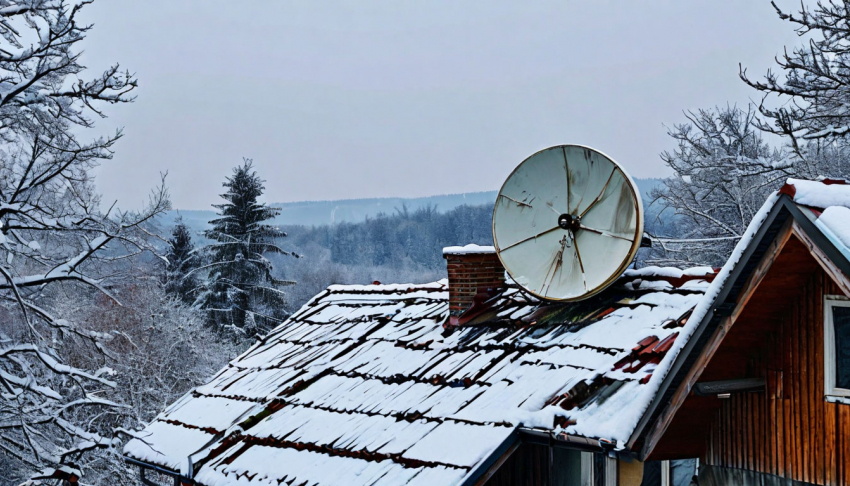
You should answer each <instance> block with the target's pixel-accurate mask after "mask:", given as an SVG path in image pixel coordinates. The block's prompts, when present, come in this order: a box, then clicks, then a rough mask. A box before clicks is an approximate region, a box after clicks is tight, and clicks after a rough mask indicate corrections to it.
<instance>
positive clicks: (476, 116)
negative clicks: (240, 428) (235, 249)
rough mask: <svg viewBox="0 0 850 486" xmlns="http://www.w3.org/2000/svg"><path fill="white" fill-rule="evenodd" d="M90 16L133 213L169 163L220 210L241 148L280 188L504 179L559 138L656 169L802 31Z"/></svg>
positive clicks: (389, 192)
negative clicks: (693, 123) (689, 119)
mask: <svg viewBox="0 0 850 486" xmlns="http://www.w3.org/2000/svg"><path fill="white" fill-rule="evenodd" d="M786 3H787V2H786ZM792 6H793V5H792ZM85 17H86V19H87V20H90V21H93V22H94V23H95V28H94V30H93V31H92V33H91V34H90V36H89V38H88V39H87V41H86V44H85V49H86V52H85V55H84V62H85V63H86V64H87V65H88V66H89V67H91V68H93V69H97V70H100V69H102V68H104V67H105V66H107V65H109V64H110V63H113V62H120V63H121V64H122V66H123V67H127V68H129V69H130V70H132V71H134V72H136V73H137V75H138V77H139V85H140V87H139V89H138V99H137V101H136V102H135V103H133V104H130V105H124V106H117V107H109V109H108V113H109V114H110V118H109V119H107V120H104V121H102V122H100V124H99V126H98V128H99V129H100V130H103V131H105V130H109V129H112V128H113V127H115V126H123V127H124V129H125V135H126V136H125V138H124V139H123V140H121V141H120V142H119V144H118V145H117V154H116V156H115V158H114V160H113V161H111V162H107V163H106V164H105V166H104V167H102V168H101V169H100V170H99V171H98V185H99V188H100V190H101V191H102V192H103V193H104V197H105V198H106V200H107V201H111V200H113V199H118V200H119V202H120V205H121V206H122V207H126V208H130V207H138V206H139V204H140V203H141V201H142V200H143V199H144V198H145V195H146V193H147V191H148V190H149V188H150V187H152V186H153V185H155V183H156V182H157V178H158V174H159V172H160V171H168V172H169V176H168V184H169V187H170V189H171V194H172V200H173V202H174V205H175V207H177V208H185V209H189V208H192V209H200V208H209V205H210V204H212V203H215V202H218V201H217V200H218V194H219V193H220V192H221V181H222V180H223V178H224V176H225V175H227V174H228V173H229V172H230V169H231V167H233V166H234V165H235V164H237V163H239V162H240V161H241V159H242V157H250V158H253V159H254V162H255V165H256V167H257V169H258V171H259V172H260V174H261V175H262V176H263V177H264V178H265V179H267V184H266V186H267V200H269V201H298V200H315V199H342V198H358V197H376V196H409V197H414V196H425V195H432V194H445V193H456V192H471V191H482V190H492V189H498V188H499V187H500V185H501V183H502V181H503V180H504V178H505V177H506V176H507V175H508V173H509V172H510V171H511V170H512V169H513V167H514V166H516V165H517V164H518V163H519V162H521V161H522V160H523V159H524V158H525V157H527V156H528V155H530V154H532V153H534V152H535V151H537V150H539V149H542V148H545V147H547V146H551V145H555V144H559V143H580V144H585V145H590V146H593V147H595V148H597V149H599V150H601V151H603V152H606V153H608V154H609V155H611V156H612V157H613V158H614V159H616V160H617V161H619V162H620V163H621V164H623V165H624V166H625V167H626V169H627V170H628V171H629V172H630V173H631V174H632V175H633V176H635V177H657V176H663V175H666V174H667V171H666V170H665V168H664V167H663V164H662V163H661V162H660V160H659V158H658V154H659V152H661V151H662V150H664V149H669V148H671V147H672V145H671V143H670V140H669V138H668V137H667V136H666V130H665V128H664V124H667V125H671V124H673V123H676V122H680V121H682V119H683V116H682V110H685V109H696V108H700V107H709V106H713V105H716V104H721V105H723V104H726V103H727V102H730V103H738V104H746V103H747V102H748V101H749V100H751V99H757V98H758V95H757V93H754V92H752V91H751V90H750V89H749V88H747V87H746V86H745V85H744V84H743V83H742V82H741V81H740V80H739V79H738V63H743V65H744V66H745V67H748V68H749V71H750V72H751V73H752V74H753V75H759V76H760V75H762V74H763V73H764V72H765V71H766V70H767V69H768V68H769V67H771V66H773V57H774V56H775V55H776V54H778V53H780V52H781V51H782V49H783V47H784V46H786V45H787V46H789V47H790V46H793V45H796V44H797V43H798V39H797V37H796V34H795V33H794V32H793V31H792V30H791V28H790V26H789V25H788V24H786V23H784V22H782V21H781V20H779V19H778V18H777V16H776V14H775V13H774V12H773V10H772V8H771V6H770V3H769V2H768V1H760V0H758V1H757V0H752V1H746V2H744V1H740V0H722V1H721V0H710V1H709V0H704V1H698V0H688V1H681V0H675V1H674V0H670V1H644V2H632V1H616V2H615V1H582V2H578V1H563V0H562V1H553V2H532V1H522V2H517V1H514V2H496V1H492V0H487V1H445V2H437V1H427V2H426V1H404V2H399V1H397V0H388V1H372V0H370V1H363V0H359V1H349V2H331V1H321V2H314V1H307V0H304V1H300V2H283V1H274V2H271V1H267V0H250V1H248V0H240V1H239V2H232V1H229V2H224V1H217V0H196V1H188V0H179V1H175V0H145V1H143V2H139V1H130V0H101V1H98V2H96V3H95V4H93V5H91V6H89V7H87V12H86V15H85ZM92 74H94V73H92Z"/></svg>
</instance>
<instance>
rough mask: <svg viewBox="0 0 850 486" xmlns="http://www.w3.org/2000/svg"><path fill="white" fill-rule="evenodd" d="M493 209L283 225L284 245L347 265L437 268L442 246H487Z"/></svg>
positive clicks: (430, 210)
mask: <svg viewBox="0 0 850 486" xmlns="http://www.w3.org/2000/svg"><path fill="white" fill-rule="evenodd" d="M492 214H493V206H492V205H489V204H488V205H479V206H459V207H456V208H454V209H452V210H450V211H447V212H445V213H440V212H438V211H437V208H436V206H427V207H424V208H420V209H416V210H414V211H410V210H408V208H407V206H404V205H403V206H402V207H401V208H396V210H395V212H394V213H393V214H379V215H378V216H377V217H374V218H367V219H366V220H365V221H363V222H360V223H339V224H336V225H333V226H329V225H323V226H314V227H312V228H306V227H303V226H295V227H292V226H290V227H286V228H285V231H287V232H288V233H289V235H290V237H291V239H290V240H289V241H288V243H292V244H294V245H295V246H296V247H299V248H303V247H306V246H308V245H309V244H310V243H314V244H317V245H320V246H323V247H325V248H327V249H329V250H330V257H331V261H333V262H334V263H342V264H346V265H370V266H383V265H388V266H391V267H396V268H406V267H421V268H426V269H437V268H440V267H442V265H443V257H442V254H441V252H440V249H441V248H443V247H444V246H451V245H457V244H466V243H476V244H479V245H491V244H492V241H493V237H492V234H493V233H492V229H491V227H490V224H491V220H492Z"/></svg>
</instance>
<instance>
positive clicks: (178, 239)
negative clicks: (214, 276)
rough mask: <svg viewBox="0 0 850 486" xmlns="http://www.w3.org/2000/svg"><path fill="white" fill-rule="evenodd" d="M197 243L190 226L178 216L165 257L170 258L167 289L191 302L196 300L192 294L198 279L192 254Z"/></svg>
mask: <svg viewBox="0 0 850 486" xmlns="http://www.w3.org/2000/svg"><path fill="white" fill-rule="evenodd" d="M194 249H195V244H194V243H192V235H191V234H190V233H189V228H188V227H187V226H186V223H184V222H183V218H182V217H178V219H177V224H176V225H175V226H174V228H173V229H172V230H171V238H169V239H168V249H167V251H166V253H165V258H166V259H167V260H168V268H167V270H166V274H165V291H166V292H167V293H168V295H172V296H174V297H177V298H178V299H180V300H182V301H183V302H185V303H187V304H190V303H192V302H193V301H194V300H195V297H194V296H193V295H192V294H193V292H194V290H195V286H196V285H197V281H196V279H195V275H194V273H193V272H192V271H193V270H194V269H195V268H196V267H197V264H196V259H195V258H194V256H193V255H192V252H193V251H194Z"/></svg>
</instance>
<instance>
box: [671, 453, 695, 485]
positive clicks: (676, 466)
mask: <svg viewBox="0 0 850 486" xmlns="http://www.w3.org/2000/svg"><path fill="white" fill-rule="evenodd" d="M696 475H697V460H696V459H679V460H676V461H670V484H671V485H672V486H690V485H691V484H694V483H693V482H692V480H693V478H694V476H696Z"/></svg>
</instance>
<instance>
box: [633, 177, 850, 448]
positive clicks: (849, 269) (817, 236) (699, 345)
mask: <svg viewBox="0 0 850 486" xmlns="http://www.w3.org/2000/svg"><path fill="white" fill-rule="evenodd" d="M789 216H790V217H792V218H793V219H794V221H795V222H796V223H797V224H798V225H799V226H800V228H801V229H802V230H803V231H805V232H806V234H807V235H809V236H810V237H811V238H812V240H813V241H814V242H815V243H816V244H817V245H818V247H819V248H820V249H821V250H822V251H823V252H824V254H826V256H827V257H828V258H830V260H832V262H833V263H834V264H835V265H836V266H838V267H839V268H840V269H841V271H843V272H845V273H846V274H848V275H850V261H848V259H847V258H846V257H845V256H844V255H843V254H842V253H841V251H840V250H839V249H838V248H836V247H835V245H834V243H833V242H832V241H831V240H830V239H829V238H827V236H826V235H824V233H823V232H822V231H821V230H820V229H819V228H818V227H817V226H816V225H815V223H814V221H813V220H812V219H811V218H810V217H808V216H807V215H806V214H804V213H803V212H802V211H801V210H800V208H799V207H798V206H797V204H796V203H795V202H794V200H793V199H792V197H791V196H789V195H788V194H781V195H780V196H779V197H778V198H777V200H776V202H775V203H774V205H773V207H772V208H771V210H770V212H769V213H768V215H767V217H766V218H765V221H764V223H762V225H761V226H760V227H759V229H758V230H757V232H756V233H755V235H754V236H753V238H752V239H751V241H750V243H749V244H748V245H747V247H746V249H745V250H744V252H743V253H742V255H741V258H740V259H739V261H738V263H737V264H736V265H735V266H734V267H733V269H732V271H731V272H730V275H729V277H728V278H727V279H726V280H725V282H724V283H723V286H722V287H721V289H720V290H719V292H718V293H717V296H716V297H715V299H714V302H713V303H712V305H711V306H710V307H709V310H708V312H707V313H706V314H705V316H704V317H703V318H702V320H701V321H700V323H699V324H698V326H697V328H696V330H695V331H694V334H693V335H692V336H691V337H690V339H688V342H687V343H686V344H685V346H684V348H683V349H682V351H681V352H680V353H679V354H678V355H677V356H676V359H675V360H674V362H673V363H672V365H671V368H670V370H669V371H668V373H667V374H666V376H665V377H664V380H663V381H662V382H661V385H660V387H659V389H658V392H657V393H656V395H655V398H654V399H653V400H652V401H651V402H650V404H649V407H647V410H646V411H645V412H644V414H643V416H642V417H641V420H640V421H639V422H638V425H637V427H635V430H634V432H633V433H632V437H631V438H630V439H629V442H628V449H630V450H633V448H634V446H635V444H639V443H641V442H642V441H643V440H644V439H645V438H646V432H647V426H648V425H651V424H654V423H655V422H656V421H657V420H658V419H659V417H660V415H661V413H662V412H664V411H665V409H666V408H667V405H668V404H669V403H670V400H671V398H672V395H673V393H675V392H676V390H677V389H678V388H679V386H680V385H681V383H682V381H683V379H684V376H685V374H687V372H688V371H689V370H690V367H691V366H692V365H693V364H694V362H695V361H696V359H697V358H698V356H699V354H700V353H701V352H702V350H703V349H704V347H705V345H706V343H707V342H708V340H709V338H710V337H711V334H712V333H713V331H714V329H715V328H716V327H717V325H718V324H719V323H720V321H721V318H722V317H723V316H724V315H725V313H724V311H725V310H726V309H728V308H729V306H730V304H731V305H732V306H734V304H735V302H736V300H737V297H738V295H739V293H740V291H741V290H742V289H743V287H744V285H745V283H746V280H747V277H748V276H749V274H750V273H751V272H752V270H753V269H754V268H755V267H756V266H757V265H758V264H759V261H760V259H761V256H762V255H763V254H764V252H765V250H766V248H767V247H768V246H769V245H770V243H771V242H772V241H773V238H774V237H775V236H776V234H777V233H778V232H779V230H780V228H781V227H782V225H783V224H784V223H785V221H786V220H787V219H788V217H789ZM673 412H675V411H673ZM650 452H652V451H649V450H641V451H640V454H639V455H640V457H641V459H646V457H647V456H649V454H650Z"/></svg>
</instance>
